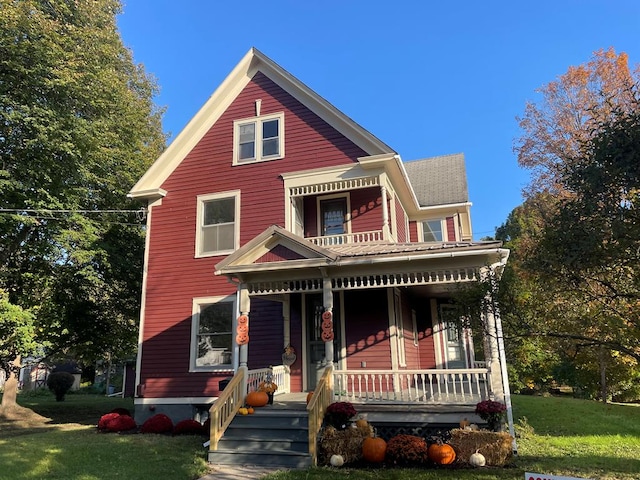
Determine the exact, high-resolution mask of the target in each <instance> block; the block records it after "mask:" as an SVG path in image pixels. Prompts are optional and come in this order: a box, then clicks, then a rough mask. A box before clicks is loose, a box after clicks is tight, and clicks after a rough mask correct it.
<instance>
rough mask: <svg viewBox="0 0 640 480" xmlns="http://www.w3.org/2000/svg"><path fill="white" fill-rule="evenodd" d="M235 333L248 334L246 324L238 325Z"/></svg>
mask: <svg viewBox="0 0 640 480" xmlns="http://www.w3.org/2000/svg"><path fill="white" fill-rule="evenodd" d="M236 332H238V333H249V327H248V326H247V324H246V323H240V324H238V326H237V327H236Z"/></svg>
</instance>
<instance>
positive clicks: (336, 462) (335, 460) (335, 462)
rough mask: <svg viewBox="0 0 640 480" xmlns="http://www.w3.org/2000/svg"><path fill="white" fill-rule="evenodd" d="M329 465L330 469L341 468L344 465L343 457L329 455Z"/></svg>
mask: <svg viewBox="0 0 640 480" xmlns="http://www.w3.org/2000/svg"><path fill="white" fill-rule="evenodd" d="M329 463H330V464H331V466H332V467H341V466H342V465H344V457H343V456H342V455H331V458H330V459H329Z"/></svg>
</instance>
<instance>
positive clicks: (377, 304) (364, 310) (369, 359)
mask: <svg viewBox="0 0 640 480" xmlns="http://www.w3.org/2000/svg"><path fill="white" fill-rule="evenodd" d="M344 307H345V317H346V318H345V331H346V339H345V340H346V346H347V368H362V362H366V368H367V369H390V368H391V346H390V342H389V319H388V314H387V312H388V310H387V295H386V291H384V290H373V289H372V290H356V291H350V292H345V306H344Z"/></svg>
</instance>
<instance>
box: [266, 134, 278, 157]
mask: <svg viewBox="0 0 640 480" xmlns="http://www.w3.org/2000/svg"><path fill="white" fill-rule="evenodd" d="M278 150H280V143H279V140H278V139H277V138H273V139H271V140H263V141H262V156H263V157H268V156H271V155H278V154H279V153H280V152H279V151H278Z"/></svg>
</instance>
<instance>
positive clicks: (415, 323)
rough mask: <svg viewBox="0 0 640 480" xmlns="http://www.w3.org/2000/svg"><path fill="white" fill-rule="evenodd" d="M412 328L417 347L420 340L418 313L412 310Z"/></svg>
mask: <svg viewBox="0 0 640 480" xmlns="http://www.w3.org/2000/svg"><path fill="white" fill-rule="evenodd" d="M411 328H412V329H413V346H414V347H417V346H418V344H419V338H418V317H417V314H416V311H415V310H414V309H413V308H412V309H411Z"/></svg>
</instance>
